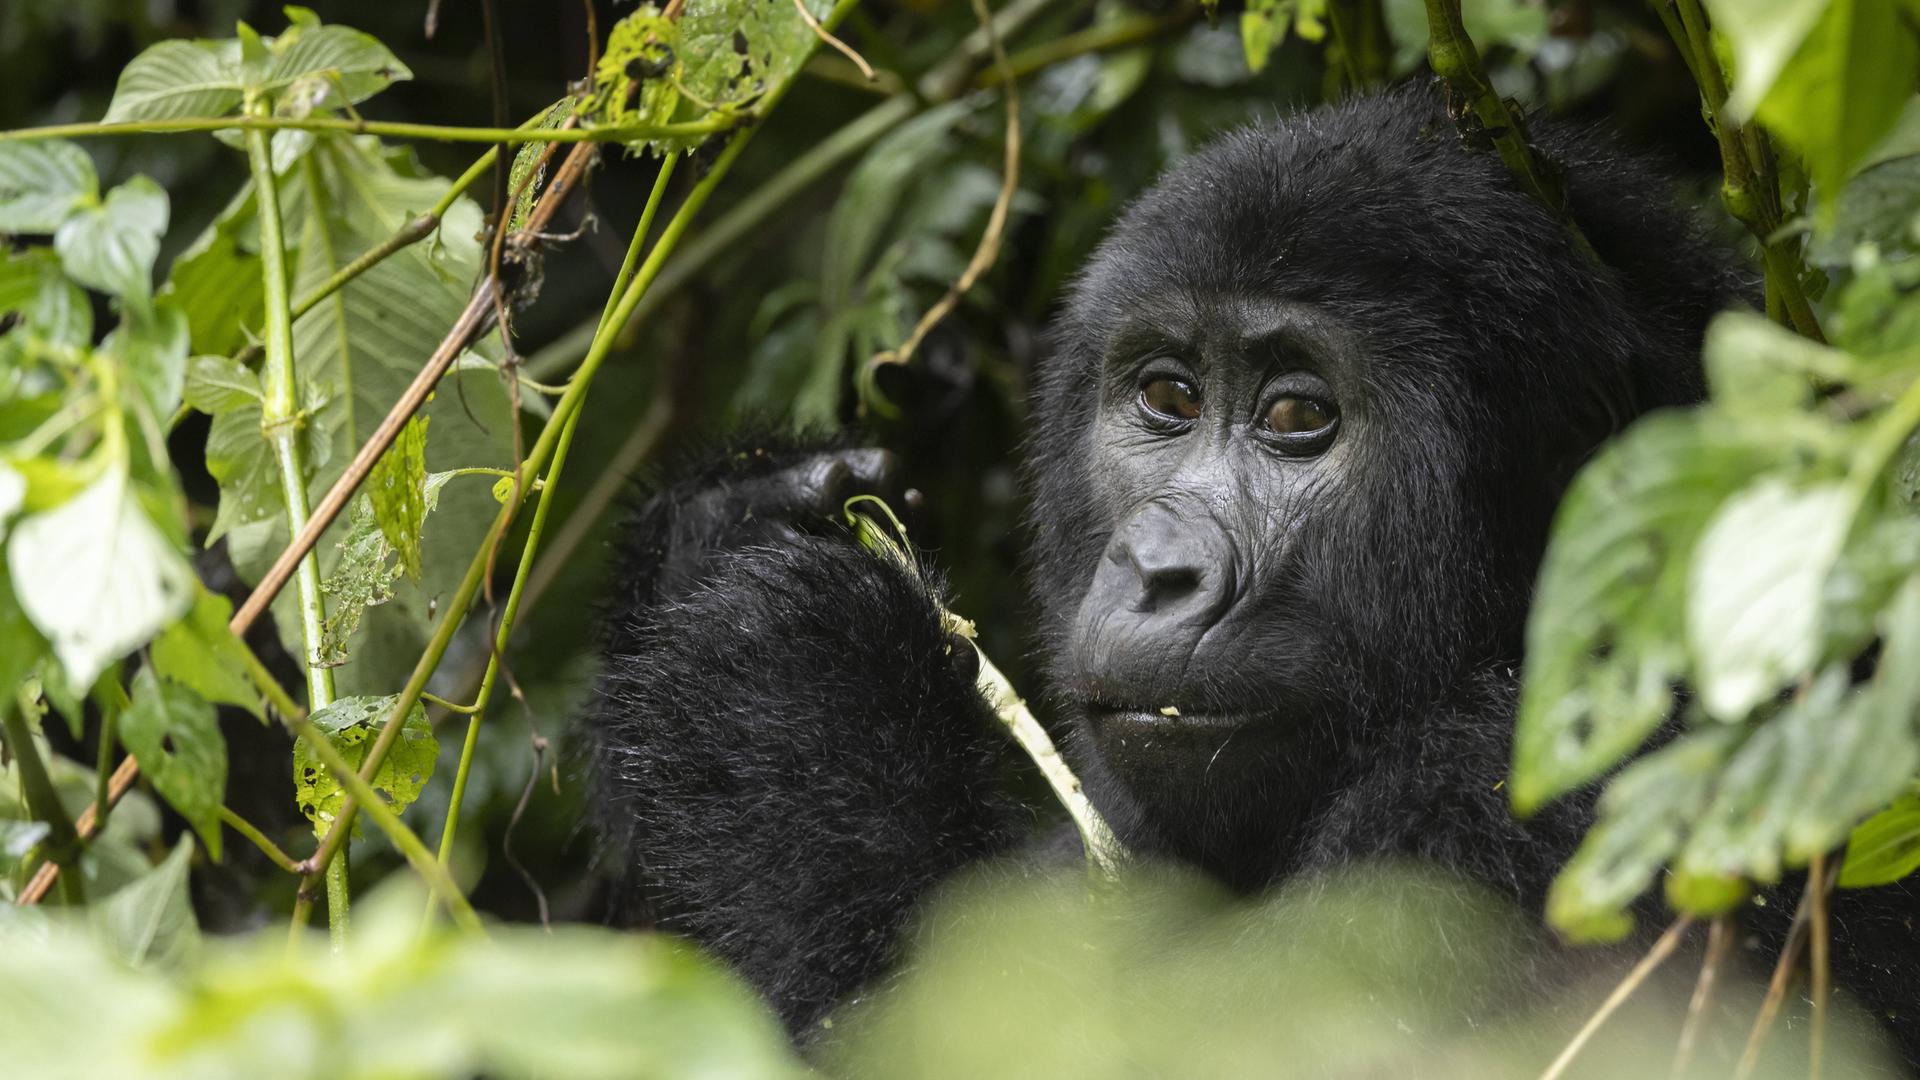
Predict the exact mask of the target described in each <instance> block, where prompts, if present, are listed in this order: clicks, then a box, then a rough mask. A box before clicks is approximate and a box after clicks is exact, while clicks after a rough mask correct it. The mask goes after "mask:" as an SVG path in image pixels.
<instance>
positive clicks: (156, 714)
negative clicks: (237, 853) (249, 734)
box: [120, 668, 227, 859]
mask: <svg viewBox="0 0 1920 1080" xmlns="http://www.w3.org/2000/svg"><path fill="white" fill-rule="evenodd" d="M120 741H121V743H123V744H125V746H126V748H127V752H128V753H131V754H132V755H133V757H134V760H135V761H138V762H139V763H140V771H141V772H142V773H144V774H145V775H146V777H147V780H148V782H149V783H151V784H152V785H153V788H154V790H155V791H158V792H159V793H160V796H161V797H162V798H164V799H166V800H167V802H168V803H169V804H171V805H172V806H173V808H174V809H175V810H178V811H179V812H180V816H181V817H184V818H186V819H187V822H188V824H190V825H192V826H193V829H194V831H195V832H197V833H199V834H200V839H201V841H202V842H203V843H205V844H206V845H207V854H209V855H211V856H213V858H215V859H218V858H219V857H220V804H221V803H222V802H223V801H224V800H225V799H226V795H227V741H226V739H225V738H224V737H222V736H221V734H220V721H219V718H218V717H217V716H216V715H215V714H214V710H213V706H212V705H209V704H207V702H206V700H205V699H204V698H202V697H201V696H200V695H199V694H196V693H194V692H193V691H192V690H190V689H188V688H187V687H185V686H182V685H180V684H179V683H172V682H165V681H163V680H161V679H160V678H159V677H158V676H157V675H155V674H154V671H153V669H152V668H142V669H141V670H140V674H138V675H135V676H134V678H133V703H132V704H131V705H129V706H128V707H127V708H126V709H125V710H124V711H123V712H121V714H120Z"/></svg>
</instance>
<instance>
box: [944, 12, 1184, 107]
mask: <svg viewBox="0 0 1920 1080" xmlns="http://www.w3.org/2000/svg"><path fill="white" fill-rule="evenodd" d="M1199 16H1200V8H1199V6H1198V5H1196V4H1181V5H1180V6H1179V7H1176V8H1175V9H1174V10H1172V11H1170V12H1168V13H1166V14H1165V15H1129V16H1127V17H1125V18H1120V19H1115V20H1113V21H1112V22H1103V23H1098V24H1095V25H1093V26H1089V27H1087V28H1086V29H1084V30H1079V31H1075V32H1074V33H1071V34H1062V35H1060V36H1059V37H1057V38H1052V39H1050V40H1047V41H1043V42H1041V43H1039V44H1038V45H1034V46H1031V47H1029V48H1025V49H1021V50H1018V51H1016V52H1014V53H1012V54H1010V55H1009V56H1008V57H1007V62H1006V64H1005V65H1004V66H1002V65H1000V64H998V63H996V64H994V65H993V66H992V67H989V68H985V69H983V70H982V71H981V72H980V74H978V75H976V76H974V78H973V85H974V86H976V87H978V88H980V89H983V90H984V89H990V88H992V87H995V86H999V85H1000V84H1001V83H1003V82H1005V81H1007V80H1008V79H1022V78H1025V77H1027V76H1028V75H1031V74H1033V73H1034V72H1036V71H1039V70H1040V69H1041V68H1045V67H1051V66H1052V65H1054V64H1057V63H1060V62H1061V61H1062V60H1071V59H1073V58H1074V57H1076V56H1085V55H1086V54H1088V53H1099V52H1106V51H1108V50H1110V49H1124V48H1126V47H1127V46H1129V45H1138V44H1140V43H1141V42H1144V41H1152V40H1154V39H1155V38H1158V37H1160V36H1162V35H1164V34H1167V33H1169V32H1171V31H1174V30H1178V29H1180V28H1181V27H1183V26H1186V25H1187V24H1189V23H1191V22H1193V20H1194V19H1196V18H1199Z"/></svg>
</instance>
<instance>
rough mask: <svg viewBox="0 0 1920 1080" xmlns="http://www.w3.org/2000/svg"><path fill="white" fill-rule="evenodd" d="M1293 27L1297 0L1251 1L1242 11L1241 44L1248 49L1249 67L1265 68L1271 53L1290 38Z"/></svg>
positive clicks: (1254, 68) (1246, 50)
mask: <svg viewBox="0 0 1920 1080" xmlns="http://www.w3.org/2000/svg"><path fill="white" fill-rule="evenodd" d="M1292 27H1293V0H1248V2H1247V10H1246V11H1244V12H1242V13H1241V14H1240V45H1241V48H1242V49H1243V50H1245V52H1246V57H1247V67H1248V69H1249V70H1252V71H1261V70H1263V69H1265V68H1266V66H1267V56H1268V55H1269V54H1271V53H1272V52H1273V50H1274V49H1275V48H1276V47H1278V46H1279V45H1280V43H1281V42H1283V41H1285V40H1287V31H1288V30H1290V29H1292Z"/></svg>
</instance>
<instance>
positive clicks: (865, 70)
mask: <svg viewBox="0 0 1920 1080" xmlns="http://www.w3.org/2000/svg"><path fill="white" fill-rule="evenodd" d="M793 9H794V10H795V11H798V12H799V13H800V21H801V22H804V23H806V24H807V29H809V30H811V31H813V36H814V37H817V38H819V39H820V40H821V41H824V42H826V43H827V44H828V45H831V46H833V48H834V51H835V52H838V53H839V54H840V55H841V56H844V57H846V58H847V59H849V60H851V61H853V64H854V66H855V67H857V68H859V69H860V74H862V75H865V76H866V77H867V81H868V82H879V81H880V76H878V75H876V74H874V72H873V65H872V64H869V63H867V58H866V57H864V56H861V55H860V54H859V53H857V52H855V51H854V49H853V46H851V45H849V44H847V43H846V42H844V41H841V40H840V39H839V38H837V37H834V36H833V35H832V34H829V33H827V28H826V27H824V26H821V25H820V20H819V19H816V18H814V17H813V12H811V11H808V10H807V0H793Z"/></svg>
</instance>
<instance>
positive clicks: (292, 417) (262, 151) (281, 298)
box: [247, 103, 350, 949]
mask: <svg viewBox="0 0 1920 1080" xmlns="http://www.w3.org/2000/svg"><path fill="white" fill-rule="evenodd" d="M261 107H262V106H260V105H258V104H257V103H249V104H248V111H250V112H252V111H255V110H257V109H260V108H261ZM247 163H248V165H249V166H250V167H251V169H252V171H253V187H254V205H255V206H256V207H257V208H258V214H259V218H260V276H261V283H262V288H264V289H265V291H266V334H265V337H266V364H265V367H264V368H263V369H262V371H261V375H262V378H261V384H262V390H263V391H264V393H263V396H262V400H261V420H260V422H261V427H262V428H263V429H264V431H265V434H266V437H267V441H268V442H269V443H270V444H271V445H272V447H273V456H274V461H275V463H276V464H277V465H278V466H279V470H280V493H281V496H282V498H283V499H284V501H285V503H286V510H287V535H289V536H298V535H299V534H300V530H301V529H303V528H305V527H306V524H307V513H308V509H307V480H306V476H307V470H306V462H305V460H304V454H303V452H302V450H301V446H300V425H301V423H302V419H301V417H300V400H299V395H298V391H297V390H296V382H295V379H294V368H293V317H292V312H291V310H290V302H289V289H288V286H287V281H288V278H287V253H286V236H285V232H284V229H283V226H282V222H281V220H280V189H279V186H278V185H277V184H276V183H275V181H274V176H273V156H272V150H271V148H270V146H269V145H268V142H267V134H266V132H265V131H264V130H260V129H249V130H248V131H247ZM295 581H296V583H297V584H298V587H299V603H300V637H301V645H302V651H303V653H304V655H303V657H302V662H303V664H304V665H305V667H306V672H307V705H308V708H309V709H310V710H313V709H323V708H325V707H326V706H328V705H331V704H333V696H334V695H333V669H332V668H329V667H327V666H325V665H324V664H321V663H320V662H319V657H320V641H321V636H322V631H321V627H322V625H323V624H324V623H325V622H326V598H325V597H323V596H322V595H321V594H320V560H319V559H318V557H316V556H315V555H314V553H313V552H311V551H309V552H307V555H306V557H305V558H303V559H301V560H300V567H299V570H298V572H297V573H296V574H295ZM349 902H350V891H349V889H348V887H347V861H346V860H345V859H341V860H339V861H338V863H337V864H336V865H334V866H329V867H328V869H327V925H328V927H329V928H330V930H331V932H332V934H333V942H334V947H335V948H336V949H338V948H341V947H343V946H344V945H345V943H346V932H347V918H348V916H347V909H348V904H349Z"/></svg>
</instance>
